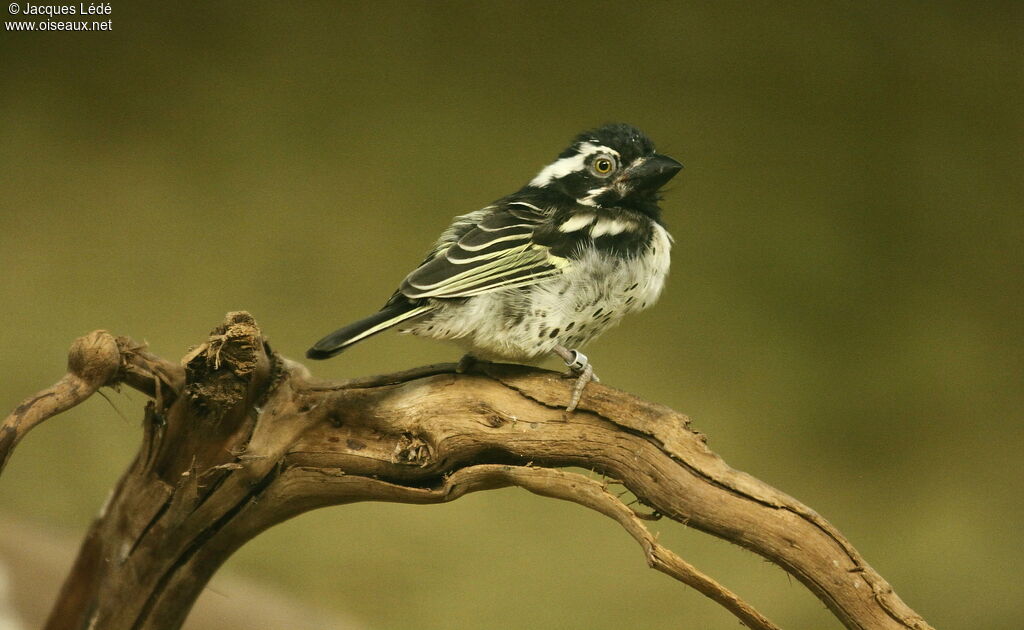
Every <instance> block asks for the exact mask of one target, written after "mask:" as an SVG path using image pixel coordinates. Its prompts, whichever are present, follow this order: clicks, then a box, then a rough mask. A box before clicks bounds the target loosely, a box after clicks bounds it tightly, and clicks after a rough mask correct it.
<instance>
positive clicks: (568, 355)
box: [555, 346, 601, 413]
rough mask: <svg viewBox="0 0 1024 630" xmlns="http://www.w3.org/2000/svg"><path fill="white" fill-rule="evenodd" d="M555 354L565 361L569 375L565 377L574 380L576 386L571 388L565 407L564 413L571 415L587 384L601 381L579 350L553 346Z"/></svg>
mask: <svg viewBox="0 0 1024 630" xmlns="http://www.w3.org/2000/svg"><path fill="white" fill-rule="evenodd" d="M555 354H557V355H558V356H559V357H561V358H562V360H563V361H565V365H566V367H568V368H569V373H568V374H566V376H567V377H571V378H575V379H576V384H575V385H574V386H573V388H572V396H571V397H570V398H569V404H568V405H566V407H565V411H566V412H567V413H571V412H573V411H575V410H576V406H577V405H579V404H580V398H582V397H583V390H584V389H585V388H586V387H587V383H589V382H590V381H594V382H600V380H601V379H599V378H597V374H594V366H593V365H591V364H590V361H589V360H588V359H587V355H585V354H583V353H582V352H580V351H579V350H569V349H567V348H565V347H563V346H555Z"/></svg>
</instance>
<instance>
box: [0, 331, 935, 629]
mask: <svg viewBox="0 0 1024 630" xmlns="http://www.w3.org/2000/svg"><path fill="white" fill-rule="evenodd" d="M120 383H124V384H127V385H129V386H131V387H133V388H136V389H138V390H140V391H143V392H145V393H146V394H147V395H149V396H150V397H151V399H152V400H151V401H150V402H149V403H148V404H147V407H146V413H145V418H144V431H143V443H142V446H141V448H140V451H139V453H138V455H137V457H136V459H135V461H134V462H133V463H132V465H131V466H130V468H129V469H128V470H127V471H126V472H125V474H124V476H123V477H122V479H121V480H120V482H119V483H118V486H117V488H116V489H115V491H114V493H113V495H112V497H111V499H110V501H109V502H108V504H107V505H106V506H105V508H104V510H103V512H102V513H101V514H100V515H99V517H98V518H97V520H96V521H95V522H94V523H93V525H92V527H91V528H90V531H89V532H88V534H87V536H86V538H85V540H84V542H83V543H82V548H81V550H80V552H79V556H78V559H77V560H76V563H75V565H74V567H73V569H72V571H71V574H70V575H69V576H68V578H67V580H66V582H65V584H64V587H63V589H62V591H61V594H60V596H59V598H58V601H57V603H56V605H55V607H54V609H53V612H52V613H51V617H50V620H49V622H48V625H47V628H49V629H51V630H54V629H62V628H84V627H92V628H133V629H160V630H163V629H171V628H179V627H180V626H181V624H182V623H183V622H184V619H185V616H186V615H187V614H188V610H189V608H190V607H191V605H192V603H193V602H194V601H195V598H196V597H198V595H199V593H200V592H201V590H202V589H203V587H204V586H205V585H206V583H207V581H208V580H209V579H210V577H212V575H213V573H214V571H216V570H217V568H218V567H219V566H220V565H221V564H222V563H223V562H224V560H226V559H227V557H228V556H230V554H231V553H232V552H233V551H234V550H236V549H237V548H238V547H240V546H241V545H242V544H244V543H245V542H246V541H248V540H249V539H251V538H252V537H254V536H256V535H257V534H259V533H260V532H261V531H263V530H264V529H267V528H268V527H271V526H273V525H275V524H277V523H280V522H282V521H284V520H286V519H288V518H291V517H293V516H296V515H298V514H301V513H302V512H305V511H307V510H311V509H315V508H318V507H322V506H327V505H337V504H343V503H352V502H356V501H368V500H374V501H395V502H403V503H438V502H443V501H451V500H454V499H456V498H458V497H460V496H462V495H464V494H466V493H468V492H474V491H478V490H487V489H492V488H498V487H507V486H518V487H522V488H525V489H526V490H529V491H530V492H534V493H536V494H539V495H543V496H547V497H552V498H557V499H563V500H568V501H573V502H575V503H578V504H581V505H583V506H585V507H589V508H591V509H594V510H596V511H598V512H600V513H602V514H604V515H606V516H608V517H610V518H612V519H614V520H616V521H617V522H618V523H619V524H620V525H622V526H623V527H624V528H625V529H626V531H627V532H628V533H629V534H630V535H631V536H633V538H634V539H636V540H637V542H638V543H639V544H640V545H641V547H642V549H643V551H644V554H645V556H646V558H647V561H648V563H649V564H650V565H651V566H652V567H654V568H656V569H658V570H659V571H662V572H664V573H667V574H668V575H671V576H672V577H674V578H676V579H678V580H680V581H682V582H684V583H685V584H687V585H689V586H691V587H693V588H695V589H697V590H699V591H700V592H701V593H703V594H705V595H707V596H708V597H710V598H712V599H714V600H715V601H717V602H719V603H720V604H721V605H722V606H724V607H725V608H727V609H728V610H729V611H730V612H732V613H733V614H734V615H736V616H737V617H738V618H739V619H740V620H741V621H742V622H743V623H744V624H745V625H746V626H747V627H750V628H762V629H768V628H775V627H776V626H774V625H773V624H772V623H771V622H770V621H768V620H767V619H766V618H765V617H763V616H762V615H761V614H760V613H758V612H757V611H755V610H754V609H753V608H752V607H750V606H749V605H748V604H746V603H745V602H743V601H742V600H741V599H740V598H739V597H737V596H736V595H735V594H733V593H731V592H730V591H728V590H727V589H726V588H724V587H723V586H721V585H719V584H718V583H717V582H715V581H714V580H712V579H711V578H709V577H707V576H705V575H703V574H702V573H701V572H700V571H698V570H697V569H696V568H694V567H692V566H691V565H689V564H688V563H687V562H686V561H684V560H683V559H682V558H680V557H679V556H677V555H676V554H674V553H673V552H672V551H670V550H668V549H666V548H665V547H663V546H661V545H659V544H658V543H657V542H656V540H655V538H654V536H652V535H651V534H650V533H649V532H648V530H647V529H646V527H645V526H644V524H643V521H642V519H643V518H650V517H649V516H644V515H640V514H637V513H635V512H634V511H633V510H631V509H630V508H629V507H627V506H626V505H624V504H623V503H622V502H621V501H620V500H619V499H618V498H617V496H616V495H615V494H613V493H610V492H608V490H607V489H606V487H605V484H603V483H601V482H599V481H597V480H595V479H592V478H590V477H586V476H583V475H580V474H577V473H572V472H567V471H564V470H560V468H562V467H566V466H580V467H584V468H589V469H592V470H595V471H597V472H599V473H602V474H603V475H606V476H607V477H610V478H612V479H614V480H616V482H617V483H621V484H623V485H624V486H625V487H627V488H628V489H629V490H630V491H631V492H633V493H634V494H635V495H636V496H637V497H639V498H640V500H641V502H642V503H644V504H645V505H647V506H649V507H650V508H651V509H652V510H654V511H655V512H656V513H657V514H658V515H662V516H665V517H667V518H670V519H672V520H675V521H678V522H681V523H685V524H686V525H688V526H690V527H695V528H697V529H700V530H702V531H705V532H707V533H710V534H713V535H715V536H719V537H721V538H724V539H726V540H729V541H730V542H733V543H736V544H739V545H742V546H743V547H746V548H748V549H750V550H752V551H754V552H756V553H758V554H760V555H762V556H764V557H765V558H767V559H768V560H771V561H772V562H774V563H776V564H778V565H779V566H781V567H782V568H783V569H785V570H786V571H788V572H789V573H790V574H791V575H793V576H794V577H796V578H797V579H798V580H800V581H801V582H802V583H803V584H804V585H806V586H807V587H808V588H809V589H810V590H811V591H812V592H814V594H815V595H817V596H818V597H819V598H820V599H821V600H822V601H823V602H824V603H825V604H826V605H827V606H828V607H829V608H830V609H831V610H832V611H833V613H834V614H835V615H836V617H837V618H838V619H839V620H840V621H842V623H844V624H845V625H846V626H847V627H849V628H864V629H876V628H879V629H881V628H885V629H889V628H917V629H926V628H929V627H930V626H928V624H927V623H925V622H924V620H923V619H921V618H920V617H919V616H918V615H917V614H916V613H914V611H912V610H911V609H910V608H909V607H908V606H907V605H906V604H904V603H903V601H902V600H900V598H899V597H898V596H897V595H896V594H895V593H894V592H893V591H892V589H891V587H890V586H889V584H888V583H886V581H885V580H884V579H883V578H882V577H881V576H880V575H878V573H876V572H875V571H874V570H873V569H872V568H871V567H870V566H868V564H867V563H866V562H865V561H864V559H863V558H861V556H860V554H858V553H857V551H856V550H855V549H854V548H853V547H852V546H851V545H850V543H849V542H848V541H847V540H846V539H845V538H844V537H843V536H842V535H841V534H840V533H839V532H838V531H837V530H836V529H835V528H834V527H832V526H831V525H830V524H829V523H827V522H826V521H825V520H824V519H823V518H821V517H820V516H818V515H817V514H816V513H815V512H814V511H813V510H811V509H810V508H807V507H806V506H804V505H802V504H801V503H799V502H798V501H796V500H795V499H792V498H791V497H788V496H787V495H785V494H783V493H781V492H779V491H778V490H775V489H774V488H772V487H770V486H768V485H767V484H765V483H763V482H761V481H759V480H757V479H754V478H753V477H751V476H749V475H746V474H744V473H742V472H739V471H736V470H733V469H731V468H729V467H728V466H727V465H726V464H725V463H724V462H723V461H722V460H721V459H720V458H719V457H718V456H716V455H715V454H714V453H712V452H711V451H710V450H709V449H708V448H707V446H706V445H705V443H704V440H703V438H702V436H701V435H700V434H698V433H696V432H693V431H691V430H690V429H689V428H688V420H687V418H686V417H685V416H682V415H680V414H678V413H676V412H674V411H672V410H670V409H668V408H665V407H661V406H658V405H655V404H652V403H649V402H645V401H643V400H640V399H637V398H635V397H633V396H631V395H629V394H626V393H623V392H620V391H617V390H614V389H611V388H608V387H605V386H603V385H600V384H597V383H592V384H591V385H589V386H588V387H587V390H586V392H585V393H584V396H583V399H582V401H581V403H580V406H579V409H578V410H577V411H576V412H574V413H571V414H567V413H566V412H565V410H564V406H563V405H564V403H565V401H566V400H567V396H568V388H569V384H567V382H566V381H564V380H563V379H561V378H560V377H559V376H558V375H555V374H553V373H550V372H546V371H542V370H536V369H532V368H525V367H520V366H512V365H498V364H487V363H481V364H476V365H475V366H474V367H473V368H472V370H471V371H470V372H469V373H465V374H456V373H455V366H454V365H453V364H444V365H434V366H426V367H422V368H416V369H413V370H409V371H406V372H401V373H397V374H391V375H386V376H378V377H368V378H360V379H353V380H350V381H344V382H322V381H317V380H315V379H313V378H312V377H311V376H310V375H309V372H308V371H307V370H306V369H305V368H304V367H303V366H302V365H301V364H298V363H295V362H292V361H289V360H287V359H283V358H281V357H280V356H278V355H276V354H275V353H273V352H272V351H271V349H270V347H269V345H268V344H267V343H266V341H265V340H264V339H263V337H262V334H261V332H260V330H259V329H258V327H257V326H256V323H255V322H254V321H253V319H252V317H251V316H250V315H249V314H248V313H244V312H238V313H229V314H228V316H227V319H226V321H225V322H224V323H223V324H222V325H221V326H219V327H218V328H216V329H215V330H214V331H213V332H212V333H211V335H210V338H209V339H208V340H207V342H206V343H204V344H202V345H201V346H199V347H197V348H195V349H194V350H192V351H191V352H189V353H188V354H187V355H186V356H185V358H184V359H183V360H182V363H181V365H178V364H173V363H170V362H167V361H164V360H162V359H160V358H158V357H154V356H152V355H150V354H148V353H146V352H145V351H144V350H143V349H142V347H141V346H139V345H138V344H135V343H133V342H132V341H131V340H129V339H127V338H123V337H119V338H115V337H113V336H111V335H109V334H108V333H106V332H103V331H98V332H95V333H91V334H90V335H87V336H86V337H83V338H82V339H80V340H78V341H77V342H76V343H75V345H73V346H72V350H71V353H70V358H69V372H68V375H66V376H65V377H64V378H63V379H62V380H61V381H60V382H58V383H57V384H56V385H55V386H54V387H52V388H50V389H48V390H45V391H44V392H41V393H40V394H38V395H36V396H35V397H33V398H30V399H28V400H27V401H25V403H23V404H22V405H20V406H19V407H18V408H17V409H16V410H15V411H14V412H13V413H12V414H11V415H10V416H8V417H7V419H6V420H5V421H4V423H3V424H2V425H0V466H2V465H3V463H4V462H6V460H7V459H8V457H9V456H10V454H11V452H12V451H13V449H14V447H15V446H16V444H17V443H18V441H19V440H20V439H21V438H22V437H23V436H24V434H25V433H26V432H27V431H28V430H29V429H31V428H32V427H34V426H36V425H38V424H39V423H40V422H42V421H44V420H46V419H48V418H50V417H53V416H54V415H56V414H58V413H60V412H61V411H64V410H66V409H68V408H70V407H71V406H73V405H75V404H77V403H78V402H81V400H84V399H85V398H87V397H88V396H89V395H91V394H92V393H93V392H95V391H96V390H97V389H98V388H99V387H101V386H103V385H108V386H116V385H118V384H120Z"/></svg>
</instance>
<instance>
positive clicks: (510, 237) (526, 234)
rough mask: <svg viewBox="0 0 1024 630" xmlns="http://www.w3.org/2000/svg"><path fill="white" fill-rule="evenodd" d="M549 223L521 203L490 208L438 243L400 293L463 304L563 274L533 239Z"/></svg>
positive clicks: (543, 215)
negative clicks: (468, 225)
mask: <svg viewBox="0 0 1024 630" xmlns="http://www.w3.org/2000/svg"><path fill="white" fill-rule="evenodd" d="M467 216H470V215H467ZM547 218H548V214H547V213H545V212H544V211H543V210H541V209H540V208H537V207H536V206H533V205H532V204H528V203H525V202H508V203H506V204H503V205H501V206H498V207H493V208H491V209H490V210H489V211H488V212H486V213H485V214H483V215H482V216H480V218H479V221H478V222H477V223H476V224H475V225H474V226H473V227H471V228H469V229H465V230H464V231H463V233H462V234H461V235H459V236H458V237H457V238H455V237H454V235H453V236H452V238H451V240H450V241H449V242H448V243H445V238H444V237H442V240H441V241H439V242H438V247H436V248H435V250H434V251H433V252H432V253H431V254H432V255H431V256H430V257H429V258H428V259H427V260H426V261H425V262H424V263H423V264H422V265H420V266H419V267H418V268H417V269H416V270H415V271H413V272H412V273H411V274H409V275H408V276H407V277H406V278H405V280H404V281H403V282H402V286H401V288H400V289H399V292H400V293H401V294H402V295H404V296H405V297H407V298H409V299H421V298H464V297H471V296H474V295H479V294H481V293H487V292H489V291H494V290H496V289H504V288H509V287H518V286H524V285H529V284H534V283H535V282H537V281H538V280H540V279H541V278H545V277H548V276H551V275H555V274H558V273H561V272H562V268H563V267H564V266H565V265H566V264H568V261H567V260H566V259H565V258H562V257H559V256H555V255H553V254H552V253H551V251H550V248H549V247H546V246H544V245H540V244H537V243H536V242H534V239H533V235H534V231H535V230H536V229H537V228H538V227H540V226H541V225H543V224H544V222H545V221H546V220H547ZM446 234H447V233H446Z"/></svg>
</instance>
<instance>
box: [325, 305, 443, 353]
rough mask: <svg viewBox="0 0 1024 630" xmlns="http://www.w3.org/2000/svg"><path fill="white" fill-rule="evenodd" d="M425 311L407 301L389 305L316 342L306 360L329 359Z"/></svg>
mask: <svg viewBox="0 0 1024 630" xmlns="http://www.w3.org/2000/svg"><path fill="white" fill-rule="evenodd" d="M426 310H428V307H425V306H418V305H416V304H413V303H412V302H407V301H403V302H400V303H397V304H390V305H388V306H385V307H384V308H382V309H381V310H380V311H378V312H376V313H374V314H373V315H370V316H369V317H367V318H365V319H361V320H359V321H357V322H353V323H351V324H349V325H348V326H345V327H343V328H339V329H338V330H335V331H334V332H332V333H331V334H329V335H327V336H326V337H324V338H323V339H321V340H320V341H318V342H316V343H315V344H313V347H312V348H310V349H309V350H307V351H306V358H309V359H329V358H331V357H333V356H334V355H336V354H338V353H340V352H341V351H342V350H344V349H345V348H347V347H349V346H351V345H352V344H354V343H357V342H359V341H362V340H363V339H366V338H368V337H372V336H373V335H376V334H377V333H380V332H384V331H385V330H387V329H388V328H391V327H392V326H396V325H398V324H400V323H402V322H404V321H405V320H407V319H410V318H412V317H415V316H416V315H419V314H421V313H423V312H425V311H426Z"/></svg>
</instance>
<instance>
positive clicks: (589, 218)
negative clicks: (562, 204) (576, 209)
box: [558, 214, 597, 233]
mask: <svg viewBox="0 0 1024 630" xmlns="http://www.w3.org/2000/svg"><path fill="white" fill-rule="evenodd" d="M596 218H597V216H596V215H593V214H577V215H576V216H574V217H572V218H571V219H569V220H568V221H566V222H565V223H563V224H562V225H559V226H558V231H559V232H566V233H568V232H575V231H576V230H582V229H583V228H585V227H587V226H588V225H590V224H591V222H593V220H594V219H596Z"/></svg>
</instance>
